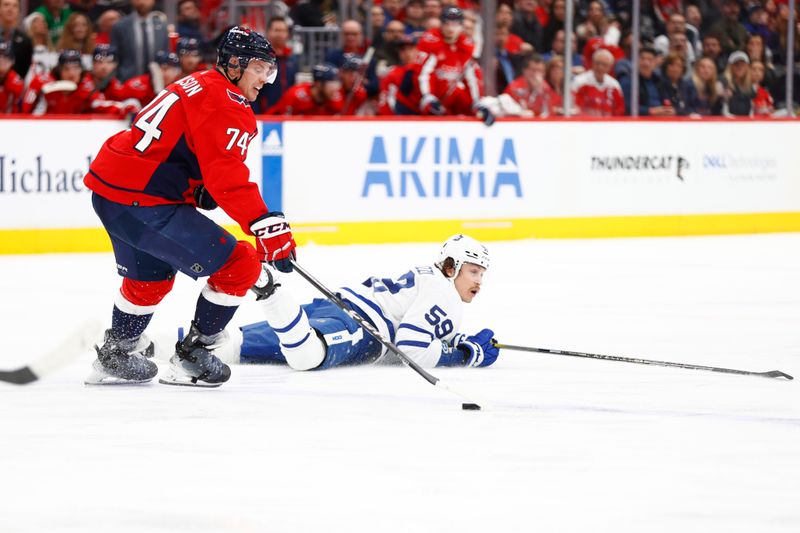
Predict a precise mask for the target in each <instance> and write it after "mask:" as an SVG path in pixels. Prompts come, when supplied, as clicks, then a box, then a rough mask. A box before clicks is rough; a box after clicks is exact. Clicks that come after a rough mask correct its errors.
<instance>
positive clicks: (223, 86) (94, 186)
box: [84, 27, 295, 386]
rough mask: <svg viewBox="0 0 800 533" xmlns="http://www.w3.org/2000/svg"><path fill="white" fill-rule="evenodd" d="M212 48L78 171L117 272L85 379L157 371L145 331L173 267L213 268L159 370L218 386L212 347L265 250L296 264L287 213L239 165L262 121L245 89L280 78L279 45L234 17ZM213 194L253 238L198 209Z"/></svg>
mask: <svg viewBox="0 0 800 533" xmlns="http://www.w3.org/2000/svg"><path fill="white" fill-rule="evenodd" d="M217 54H218V56H217V57H218V59H217V66H216V69H215V70H208V71H205V72H200V73H196V74H193V75H191V76H188V77H186V78H183V79H181V80H179V81H178V82H175V83H173V84H171V85H169V86H168V87H167V88H166V89H164V90H163V91H161V92H160V93H159V94H158V95H157V96H156V98H155V99H154V100H153V101H152V102H151V103H150V105H148V106H147V107H145V108H144V109H142V111H141V112H140V113H139V114H138V115H137V116H136V118H135V119H134V121H133V124H132V125H131V128H130V129H128V130H126V131H123V132H120V133H117V134H116V135H114V136H112V137H111V138H109V139H108V140H107V141H106V142H105V144H104V145H103V147H102V148H101V149H100V152H99V153H98V155H97V157H96V158H95V159H94V161H93V162H92V163H91V165H90V167H89V173H88V174H87V175H86V177H85V178H84V183H85V184H86V186H87V187H88V188H89V189H91V190H92V191H93V195H92V203H93V206H94V209H95V212H96V213H97V215H98V217H99V218H100V220H101V221H102V223H103V226H104V227H105V229H106V231H107V232H108V235H109V237H110V238H111V243H112V245H113V248H114V255H115V259H116V263H117V270H118V272H119V274H120V275H121V276H122V277H123V278H124V279H123V281H122V288H121V289H120V291H119V293H118V294H117V297H116V299H115V303H114V308H113V312H112V320H111V328H109V329H108V330H107V331H106V333H105V342H104V343H103V345H102V346H99V347H97V348H96V349H97V360H96V361H95V362H94V365H93V368H94V372H93V374H92V375H91V376H90V377H89V378H88V379H87V380H86V382H87V383H89V384H105V383H119V382H123V383H143V382H148V381H150V380H152V379H153V378H154V377H155V376H156V374H157V372H158V369H157V367H156V365H155V364H154V363H153V362H152V361H150V360H148V359H147V358H145V357H144V356H143V354H142V351H141V350H142V348H143V347H144V346H146V345H147V341H146V340H145V339H144V337H143V333H144V330H145V328H146V327H147V325H148V323H149V322H150V318H151V317H152V315H153V312H154V311H155V308H156V306H157V305H158V303H159V302H160V301H161V300H162V299H163V298H164V296H166V294H167V293H168V292H169V291H170V290H171V289H172V285H173V282H174V280H175V275H176V273H177V272H178V271H180V272H183V273H184V274H186V275H188V276H190V277H192V278H194V279H197V278H200V277H206V276H208V282H207V283H206V285H205V287H204V288H203V290H202V292H201V294H200V296H199V298H198V300H197V305H196V310H195V315H194V319H193V320H192V323H191V328H190V330H189V334H188V335H187V336H186V337H185V338H184V339H183V340H181V341H179V342H178V343H177V345H176V347H175V354H174V355H173V356H172V358H171V359H170V368H169V371H168V373H167V375H165V376H162V378H161V379H160V382H162V383H167V384H177V385H194V386H219V385H220V384H222V383H223V382H225V381H227V380H228V378H229V377H230V368H228V366H227V365H225V364H223V363H222V362H221V361H220V360H219V359H217V358H216V357H215V356H214V355H213V354H212V353H211V352H210V348H209V347H210V346H211V345H213V344H214V343H215V342H217V341H218V340H219V339H220V335H222V332H223V330H224V328H225V326H226V325H227V323H228V322H229V321H230V320H231V318H233V315H234V313H235V312H236V309H237V307H238V305H239V303H240V302H241V301H242V299H243V298H244V295H245V294H247V291H248V290H249V289H250V287H251V286H252V285H253V284H254V282H255V281H256V280H257V279H258V277H259V274H260V272H261V264H260V261H269V262H270V263H271V264H272V265H273V267H274V268H277V269H278V270H282V271H285V272H288V271H291V268H292V267H291V262H290V259H291V258H293V257H294V253H295V252H294V249H295V243H294V238H293V237H292V232H291V229H290V227H289V224H288V222H287V221H286V220H285V218H284V216H283V214H282V213H279V212H270V211H268V209H267V206H266V205H265V204H264V200H263V199H262V197H261V193H260V191H259V189H258V186H257V185H256V184H255V183H253V182H252V181H250V175H249V171H248V169H247V166H246V165H245V159H246V157H247V149H248V146H249V144H250V141H252V140H253V139H254V138H255V137H256V135H257V133H258V130H257V127H256V120H255V116H254V115H253V111H252V109H251V108H250V105H249V103H248V101H250V102H252V101H254V100H255V99H256V97H257V96H258V91H259V90H260V89H261V88H262V87H263V86H264V85H265V84H267V83H272V82H273V81H274V80H275V77H276V75H277V67H276V60H275V53H274V50H273V49H272V46H271V45H270V43H269V41H267V40H266V39H265V38H264V37H262V36H261V35H259V34H258V33H256V32H253V31H251V30H249V29H247V28H242V27H233V28H231V29H230V30H228V32H227V33H226V34H225V35H224V36H223V38H222V40H221V41H220V44H219V47H218V50H217ZM217 205H219V207H221V208H222V209H223V210H224V211H225V213H227V214H228V215H229V216H230V217H231V218H233V219H234V220H235V221H236V222H238V223H239V225H240V226H241V227H242V229H243V230H244V232H245V233H247V234H249V235H253V236H254V237H255V242H256V248H253V246H252V245H251V244H250V243H249V242H244V241H238V242H237V240H236V238H235V237H234V236H233V235H231V234H230V233H228V232H227V231H226V230H225V229H223V228H222V227H220V226H219V225H217V224H216V223H214V222H213V221H211V220H210V219H209V218H207V217H205V216H203V215H202V214H201V213H200V212H199V211H198V210H197V208H201V209H213V208H215V207H217Z"/></svg>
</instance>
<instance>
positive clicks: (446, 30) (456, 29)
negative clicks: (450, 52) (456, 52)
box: [442, 20, 464, 42]
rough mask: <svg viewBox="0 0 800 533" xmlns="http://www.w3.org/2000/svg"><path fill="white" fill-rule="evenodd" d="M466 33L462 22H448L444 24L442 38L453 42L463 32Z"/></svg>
mask: <svg viewBox="0 0 800 533" xmlns="http://www.w3.org/2000/svg"><path fill="white" fill-rule="evenodd" d="M462 31H464V25H463V24H462V23H460V22H456V21H453V20H448V21H447V22H445V23H444V24H442V36H444V38H445V40H446V41H449V42H452V41H455V40H456V39H458V36H459V35H461V32H462Z"/></svg>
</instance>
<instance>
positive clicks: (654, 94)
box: [621, 47, 675, 117]
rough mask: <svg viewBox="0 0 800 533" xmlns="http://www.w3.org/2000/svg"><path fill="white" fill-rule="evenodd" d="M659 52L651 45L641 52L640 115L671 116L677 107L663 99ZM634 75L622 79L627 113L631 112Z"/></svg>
mask: <svg viewBox="0 0 800 533" xmlns="http://www.w3.org/2000/svg"><path fill="white" fill-rule="evenodd" d="M657 55H658V54H657V52H656V51H655V50H654V49H653V48H650V47H644V48H642V50H641V51H640V52H639V109H638V111H639V116H648V115H651V116H655V117H664V116H667V117H671V116H674V115H675V109H673V107H672V106H671V105H667V106H665V105H664V102H663V100H662V99H661V93H660V91H659V86H660V85H661V77H660V76H659V75H658V73H657V72H656V56H657ZM632 77H633V76H627V77H626V78H624V79H623V80H622V83H621V85H622V94H623V95H624V96H625V113H626V114H628V115H630V114H631V82H632V79H631V78H632Z"/></svg>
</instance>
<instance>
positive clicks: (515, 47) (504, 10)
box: [494, 4, 534, 56]
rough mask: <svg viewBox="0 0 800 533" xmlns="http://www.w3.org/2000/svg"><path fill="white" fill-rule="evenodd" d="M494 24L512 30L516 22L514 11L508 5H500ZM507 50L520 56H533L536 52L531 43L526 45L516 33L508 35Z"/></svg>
mask: <svg viewBox="0 0 800 533" xmlns="http://www.w3.org/2000/svg"><path fill="white" fill-rule="evenodd" d="M494 22H495V24H496V25H497V27H500V26H506V27H508V28H511V24H512V23H513V22H514V11H512V9H511V7H510V6H509V5H508V4H498V5H497V13H496V14H495V18H494ZM506 50H508V53H510V54H513V55H518V56H522V55H525V54H532V53H533V51H534V50H533V46H531V45H530V43H526V42H525V41H523V40H522V39H521V38H520V36H519V35H516V34H514V33H509V34H508V39H507V40H506Z"/></svg>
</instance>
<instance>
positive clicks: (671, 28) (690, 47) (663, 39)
mask: <svg viewBox="0 0 800 533" xmlns="http://www.w3.org/2000/svg"><path fill="white" fill-rule="evenodd" d="M676 33H677V34H681V35H684V36H685V37H686V40H687V48H686V56H685V57H686V61H687V65H689V66H691V65H693V64H694V62H695V59H696V58H697V52H698V50H697V45H698V44H699V35H698V33H697V30H696V29H694V28H691V29H690V27H689V26H688V25H687V24H686V18H685V17H684V16H683V15H681V14H680V13H673V14H672V15H670V17H669V20H668V21H667V30H666V32H664V34H662V35H659V36H658V37H656V38H655V40H654V41H653V48H655V49H656V50H658V52H659V53H660V54H661V55H663V56H666V55H667V54H669V53H670V37H671V36H672V35H673V34H676ZM673 43H674V40H673ZM672 51H675V50H672Z"/></svg>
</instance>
